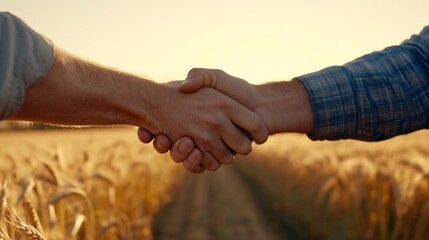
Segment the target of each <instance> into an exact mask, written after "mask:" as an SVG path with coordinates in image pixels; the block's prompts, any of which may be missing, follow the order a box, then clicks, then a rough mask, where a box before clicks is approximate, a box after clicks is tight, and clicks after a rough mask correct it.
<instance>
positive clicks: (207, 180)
mask: <svg viewBox="0 0 429 240" xmlns="http://www.w3.org/2000/svg"><path fill="white" fill-rule="evenodd" d="M177 239H183V240H217V239H219V240H228V239H234V240H241V239H243V240H252V239H258V240H259V239H261V240H277V239H281V238H280V237H279V235H278V234H277V233H276V232H275V231H274V229H272V228H270V227H269V226H268V225H267V224H266V222H265V216H264V215H263V213H262V211H261V210H260V209H259V208H258V206H257V205H256V203H255V202H254V200H253V198H252V195H251V193H250V190H249V189H248V188H247V186H246V185H245V184H244V183H243V181H242V180H241V179H240V178H239V176H238V175H237V174H236V172H235V171H234V170H233V169H232V168H231V167H226V168H223V169H222V170H221V171H219V172H216V173H206V174H203V175H190V176H188V177H187V178H186V180H185V182H184V184H183V186H182V188H181V189H180V190H179V192H178V193H177V195H176V196H175V197H174V200H173V202H171V203H170V204H169V205H168V206H167V207H166V208H165V209H164V210H163V211H162V212H161V213H160V214H159V218H158V219H157V221H156V224H155V240H177Z"/></svg>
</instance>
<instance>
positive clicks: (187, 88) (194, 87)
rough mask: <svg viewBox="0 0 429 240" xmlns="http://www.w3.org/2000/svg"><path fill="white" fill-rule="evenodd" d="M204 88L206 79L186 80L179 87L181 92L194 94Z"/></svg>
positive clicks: (194, 78)
mask: <svg viewBox="0 0 429 240" xmlns="http://www.w3.org/2000/svg"><path fill="white" fill-rule="evenodd" d="M202 87H204V78H196V77H193V78H189V77H188V78H186V79H185V80H184V81H183V82H182V83H181V84H180V86H179V89H180V91H181V92H184V93H193V92H196V91H198V90H199V89H200V88H202Z"/></svg>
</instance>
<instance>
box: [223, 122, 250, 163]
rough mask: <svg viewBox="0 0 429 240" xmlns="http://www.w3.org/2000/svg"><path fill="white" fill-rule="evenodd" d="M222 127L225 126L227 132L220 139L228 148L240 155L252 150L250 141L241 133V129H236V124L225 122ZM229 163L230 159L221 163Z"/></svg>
mask: <svg viewBox="0 0 429 240" xmlns="http://www.w3.org/2000/svg"><path fill="white" fill-rule="evenodd" d="M224 127H225V128H227V131H228V133H227V134H224V135H222V141H223V142H224V143H225V144H226V145H227V146H228V147H229V148H230V150H232V151H234V152H235V153H238V154H241V155H247V154H249V153H250V152H251V151H252V141H251V139H250V138H249V137H247V136H246V135H245V134H244V133H243V131H242V130H240V129H238V128H237V126H235V125H233V124H232V123H231V124H228V125H227V124H225V126H224ZM234 152H233V154H234ZM234 155H235V154H234ZM230 163H232V161H231V162H228V163H223V164H230Z"/></svg>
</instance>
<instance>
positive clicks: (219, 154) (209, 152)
mask: <svg viewBox="0 0 429 240" xmlns="http://www.w3.org/2000/svg"><path fill="white" fill-rule="evenodd" d="M231 125H232V124H231ZM220 131H221V132H222V134H223V135H225V136H226V135H228V134H230V133H229V132H225V130H220ZM195 144H196V146H197V148H198V149H200V151H201V153H202V154H203V159H205V160H206V161H208V162H207V164H212V163H213V164H212V165H213V168H215V166H217V164H215V163H214V162H212V161H211V160H214V161H216V162H217V163H221V164H231V163H232V160H233V158H234V156H235V153H233V152H232V151H231V150H230V148H229V147H228V146H227V145H225V143H224V142H223V141H222V139H220V138H219V137H218V136H217V137H211V136H210V135H203V136H201V138H200V139H199V140H196V142H195ZM203 166H204V160H203ZM204 168H206V169H207V170H209V169H208V168H207V167H206V166H204Z"/></svg>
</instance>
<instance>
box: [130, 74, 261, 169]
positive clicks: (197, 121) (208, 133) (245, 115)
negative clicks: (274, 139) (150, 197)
mask: <svg viewBox="0 0 429 240" xmlns="http://www.w3.org/2000/svg"><path fill="white" fill-rule="evenodd" d="M166 86H167V87H168V88H171V90H172V91H171V92H170V94H171V95H170V96H168V97H170V100H171V99H173V98H175V99H177V101H168V102H173V103H174V105H172V106H168V107H166V109H168V110H169V111H168V112H163V113H161V114H159V115H157V116H159V117H158V118H157V121H159V123H167V124H165V125H163V126H158V128H159V129H160V130H158V131H157V132H151V131H149V130H148V129H145V128H139V129H138V137H139V139H140V141H142V142H143V143H149V142H151V141H152V139H154V138H155V140H154V142H153V145H154V148H155V149H156V150H157V151H158V152H159V153H166V152H168V150H171V151H170V155H171V158H172V159H173V160H174V161H175V162H177V163H183V165H184V167H185V168H186V169H187V170H188V171H190V172H193V173H202V172H204V171H205V170H209V171H215V170H217V169H219V168H220V166H221V165H223V164H224V165H225V164H230V163H232V161H233V159H234V157H235V155H236V153H238V154H241V155H247V154H249V153H250V152H251V150H252V140H253V141H255V143H257V144H262V143H264V142H265V141H266V140H267V138H268V134H269V132H268V129H267V127H266V123H265V122H264V121H263V119H262V118H261V117H260V116H259V115H258V114H256V113H255V112H254V111H255V110H257V103H258V99H255V96H256V94H254V93H255V91H256V90H255V88H254V86H253V85H251V84H249V83H247V82H246V81H244V80H242V79H239V78H236V77H233V76H231V75H228V74H227V73H225V72H223V71H221V70H215V69H192V70H190V71H189V73H188V76H187V78H186V80H185V81H183V82H172V83H169V84H167V85H166ZM155 124H156V123H155ZM170 148H171V149H170Z"/></svg>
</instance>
